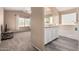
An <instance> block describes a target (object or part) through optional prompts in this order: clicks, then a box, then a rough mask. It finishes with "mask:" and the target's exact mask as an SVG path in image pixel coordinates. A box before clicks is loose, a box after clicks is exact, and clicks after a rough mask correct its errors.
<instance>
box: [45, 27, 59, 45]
mask: <svg viewBox="0 0 79 59" xmlns="http://www.w3.org/2000/svg"><path fill="white" fill-rule="evenodd" d="M56 38H58V27H57V26H54V27H45V28H44V44H47V43H49V42H51V41H53V40H55V39H56Z"/></svg>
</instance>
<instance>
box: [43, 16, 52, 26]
mask: <svg viewBox="0 0 79 59" xmlns="http://www.w3.org/2000/svg"><path fill="white" fill-rule="evenodd" d="M44 23H45V25H50V24H53V17H52V16H47V17H45V18H44Z"/></svg>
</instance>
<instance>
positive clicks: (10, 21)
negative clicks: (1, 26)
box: [4, 11, 29, 31]
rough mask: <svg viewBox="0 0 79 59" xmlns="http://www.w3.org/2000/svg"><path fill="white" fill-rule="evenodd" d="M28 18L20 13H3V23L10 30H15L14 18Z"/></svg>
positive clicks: (27, 15) (25, 14)
mask: <svg viewBox="0 0 79 59" xmlns="http://www.w3.org/2000/svg"><path fill="white" fill-rule="evenodd" d="M17 15H19V16H21V17H29V14H27V13H24V12H22V11H5V12H4V23H5V24H7V25H8V28H9V29H10V30H13V31H15V30H16V16H17Z"/></svg>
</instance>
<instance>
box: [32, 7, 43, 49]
mask: <svg viewBox="0 0 79 59" xmlns="http://www.w3.org/2000/svg"><path fill="white" fill-rule="evenodd" d="M43 14H44V10H43V7H32V18H31V19H32V21H31V28H32V30H31V32H32V45H33V46H34V47H36V48H38V49H39V50H43V48H44V29H43V26H44V22H43V21H44V15H43Z"/></svg>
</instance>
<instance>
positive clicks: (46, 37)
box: [44, 28, 50, 44]
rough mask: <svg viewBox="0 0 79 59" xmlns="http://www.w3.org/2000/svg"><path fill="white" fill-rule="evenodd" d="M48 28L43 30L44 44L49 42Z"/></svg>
mask: <svg viewBox="0 0 79 59" xmlns="http://www.w3.org/2000/svg"><path fill="white" fill-rule="evenodd" d="M49 36H50V35H49V28H45V32H44V40H45V44H47V43H48V42H49Z"/></svg>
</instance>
